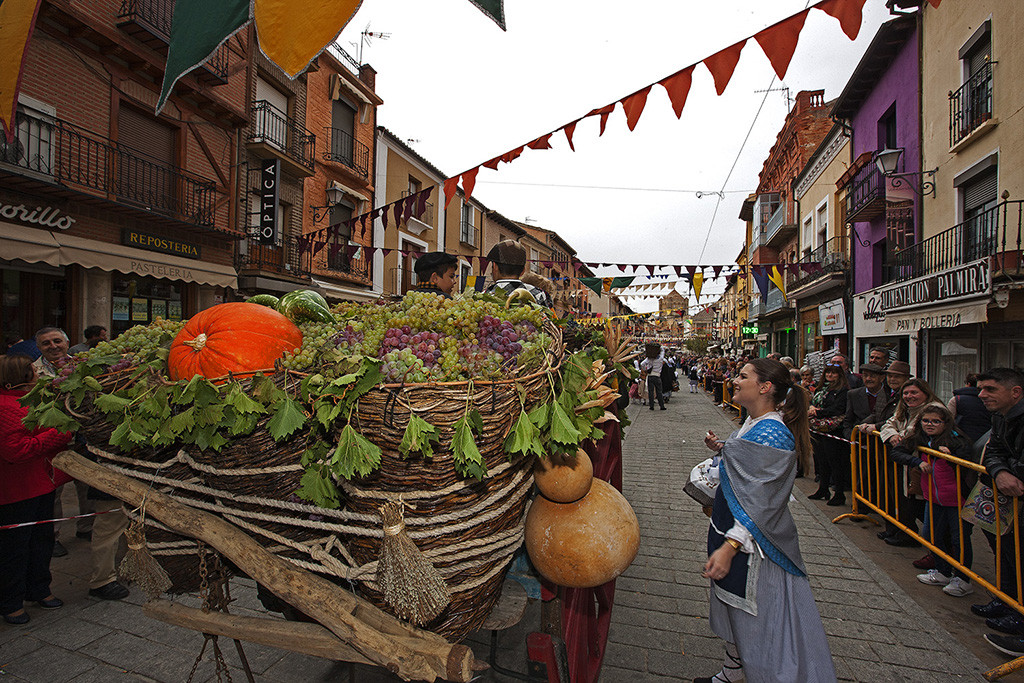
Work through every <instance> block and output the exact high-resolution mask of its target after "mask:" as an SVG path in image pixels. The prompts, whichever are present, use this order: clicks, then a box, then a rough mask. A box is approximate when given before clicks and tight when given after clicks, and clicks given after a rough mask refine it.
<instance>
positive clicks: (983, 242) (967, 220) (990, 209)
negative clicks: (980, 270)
mask: <svg viewBox="0 0 1024 683" xmlns="http://www.w3.org/2000/svg"><path fill="white" fill-rule="evenodd" d="M992 161H994V159H993V160H992ZM983 163H984V162H983ZM954 182H955V181H954ZM998 190H999V172H998V167H997V166H995V165H994V163H993V164H992V165H988V166H987V167H985V168H984V169H983V170H980V171H979V172H977V173H975V174H974V175H973V177H971V178H970V179H969V180H966V181H964V182H962V183H961V185H960V201H961V203H962V210H963V217H964V222H963V229H962V230H961V231H960V234H961V244H960V247H961V249H962V256H963V262H964V263H967V262H969V261H974V260H976V259H979V258H984V257H986V256H991V255H992V254H994V253H995V251H996V239H997V235H996V232H997V228H998V225H997V224H998V220H999V217H998V215H997V211H996V208H995V207H996V204H997V203H998V201H999V196H998V194H997V192H998Z"/></svg>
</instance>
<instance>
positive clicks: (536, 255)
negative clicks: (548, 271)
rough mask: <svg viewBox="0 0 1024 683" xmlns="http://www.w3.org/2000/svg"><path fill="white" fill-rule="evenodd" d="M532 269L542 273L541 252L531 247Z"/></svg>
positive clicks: (534, 271)
mask: <svg viewBox="0 0 1024 683" xmlns="http://www.w3.org/2000/svg"><path fill="white" fill-rule="evenodd" d="M530 271H531V272H533V273H538V274H539V273H540V252H539V251H537V250H536V249H534V248H533V247H530Z"/></svg>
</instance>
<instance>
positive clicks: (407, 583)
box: [377, 500, 451, 625]
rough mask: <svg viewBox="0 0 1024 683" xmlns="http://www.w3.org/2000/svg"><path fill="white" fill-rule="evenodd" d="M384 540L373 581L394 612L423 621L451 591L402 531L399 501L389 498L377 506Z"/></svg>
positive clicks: (442, 605)
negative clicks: (382, 526)
mask: <svg viewBox="0 0 1024 683" xmlns="http://www.w3.org/2000/svg"><path fill="white" fill-rule="evenodd" d="M380 514H381V517H382V518H383V520H384V540H383V541H382V542H381V546H380V562H379V563H378V564H377V583H378V584H379V585H380V587H381V592H382V593H383V594H384V601H385V602H387V604H388V605H390V606H391V608H392V609H394V611H395V615H396V616H398V617H400V618H402V619H406V620H408V621H411V622H413V623H414V624H417V625H423V624H425V623H427V622H428V621H430V620H431V619H433V618H434V617H436V616H437V615H438V614H440V613H441V612H442V611H443V610H444V608H445V607H447V606H448V603H449V602H450V601H451V591H450V590H449V588H448V584H447V583H445V580H444V579H443V578H442V577H441V574H440V572H438V571H437V568H435V567H434V565H433V564H431V563H430V561H429V560H427V558H425V557H424V556H423V553H422V552H420V549H419V548H417V547H416V544H415V543H413V542H412V539H411V538H409V535H408V534H407V533H405V518H404V510H403V503H402V502H401V501H397V500H389V501H388V502H386V503H384V504H383V505H381V507H380Z"/></svg>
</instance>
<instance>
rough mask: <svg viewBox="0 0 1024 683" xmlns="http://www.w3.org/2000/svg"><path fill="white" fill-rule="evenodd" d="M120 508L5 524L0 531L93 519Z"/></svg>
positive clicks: (118, 510)
mask: <svg viewBox="0 0 1024 683" xmlns="http://www.w3.org/2000/svg"><path fill="white" fill-rule="evenodd" d="M120 511H121V508H114V509H113V510H104V511H102V512H87V513H85V514H84V515H71V516H70V517H61V518H60V519H40V520H37V521H35V522H21V523H20V524H5V525H3V526H0V531H6V530H7V529H20V528H21V527H23V526H37V525H39V524H53V523H54V522H67V521H68V520H71V519H82V518H83V517H95V516H96V515H105V514H107V513H108V512H120Z"/></svg>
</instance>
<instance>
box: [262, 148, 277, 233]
mask: <svg viewBox="0 0 1024 683" xmlns="http://www.w3.org/2000/svg"><path fill="white" fill-rule="evenodd" d="M280 180H281V160H280V159H264V160H263V164H262V166H261V167H260V244H274V243H276V242H277V230H278V225H277V208H278V205H279V203H280V196H279V193H278V186H279V185H280Z"/></svg>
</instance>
